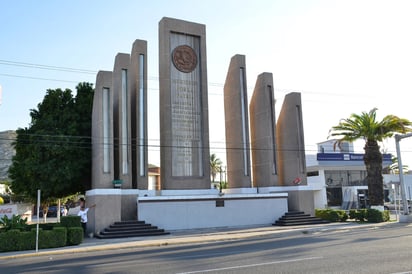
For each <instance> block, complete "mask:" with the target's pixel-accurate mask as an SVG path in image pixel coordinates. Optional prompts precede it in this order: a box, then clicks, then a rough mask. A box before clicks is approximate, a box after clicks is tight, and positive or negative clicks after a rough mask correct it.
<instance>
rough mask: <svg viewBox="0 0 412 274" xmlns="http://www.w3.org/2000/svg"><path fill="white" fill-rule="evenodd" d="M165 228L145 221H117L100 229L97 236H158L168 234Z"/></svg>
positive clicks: (101, 237) (106, 237) (102, 237)
mask: <svg viewBox="0 0 412 274" xmlns="http://www.w3.org/2000/svg"><path fill="white" fill-rule="evenodd" d="M167 234H169V232H165V231H164V229H159V228H158V227H157V226H152V225H151V224H147V223H145V221H121V222H115V223H114V224H112V225H110V226H109V227H107V228H105V229H104V231H100V233H99V234H98V235H96V238H99V239H113V238H127V237H142V236H158V235H167Z"/></svg>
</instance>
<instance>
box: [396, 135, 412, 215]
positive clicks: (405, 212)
mask: <svg viewBox="0 0 412 274" xmlns="http://www.w3.org/2000/svg"><path fill="white" fill-rule="evenodd" d="M408 137H412V133H409V134H405V135H398V134H396V135H395V141H396V154H397V157H398V169H399V184H400V188H401V196H402V204H403V215H409V205H408V201H407V200H406V189H405V181H404V177H403V166H402V158H401V150H400V145H399V142H400V141H401V140H402V139H404V138H408Z"/></svg>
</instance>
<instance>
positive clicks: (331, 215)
mask: <svg viewBox="0 0 412 274" xmlns="http://www.w3.org/2000/svg"><path fill="white" fill-rule="evenodd" d="M315 216H316V217H318V218H321V219H322V220H327V221H329V222H346V220H347V219H348V214H346V211H345V210H339V209H315Z"/></svg>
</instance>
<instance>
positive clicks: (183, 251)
mask: <svg viewBox="0 0 412 274" xmlns="http://www.w3.org/2000/svg"><path fill="white" fill-rule="evenodd" d="M411 232H412V225H408V224H396V225H393V226H392V225H391V226H382V227H375V228H360V229H348V230H340V231H314V232H308V231H305V232H304V233H299V234H298V233H296V234H293V235H292V234H291V235H289V236H285V235H281V234H271V235H266V236H260V237H255V238H248V239H242V240H236V241H223V242H213V243H205V244H196V245H193V244H191V245H179V246H177V245H176V246H160V247H150V248H149V247H147V248H129V249H119V250H106V251H99V252H89V253H72V254H64V255H48V256H44V255H42V256H33V257H25V258H15V259H8V260H3V261H0V273H43V274H46V273H76V274H80V273H96V274H97V273H99V274H100V273H241V274H243V273H248V274H249V273H412V251H411V247H412V235H411Z"/></svg>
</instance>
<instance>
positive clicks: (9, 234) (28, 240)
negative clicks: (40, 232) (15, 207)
mask: <svg viewBox="0 0 412 274" xmlns="http://www.w3.org/2000/svg"><path fill="white" fill-rule="evenodd" d="M35 241H36V233H33V232H21V231H20V230H19V229H11V230H8V231H6V232H4V233H0V243H1V245H0V251H20V250H30V249H34V247H35Z"/></svg>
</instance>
